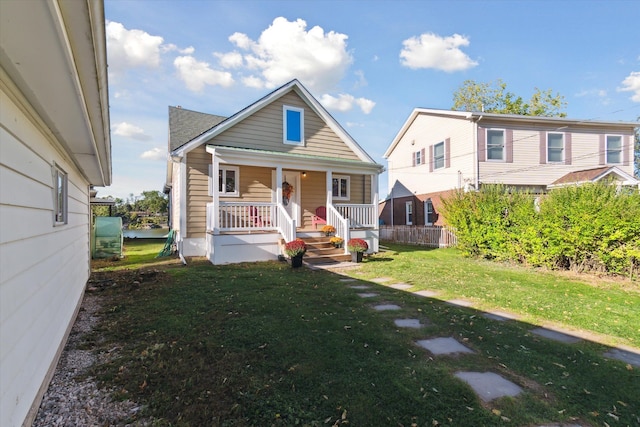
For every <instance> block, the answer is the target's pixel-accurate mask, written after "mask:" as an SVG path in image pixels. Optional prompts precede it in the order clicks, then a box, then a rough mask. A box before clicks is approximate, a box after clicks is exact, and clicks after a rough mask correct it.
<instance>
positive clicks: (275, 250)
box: [165, 80, 383, 264]
mask: <svg viewBox="0 0 640 427" xmlns="http://www.w3.org/2000/svg"><path fill="white" fill-rule="evenodd" d="M168 151H169V159H168V167H167V181H166V185H165V192H167V193H169V195H170V197H169V199H170V224H171V227H172V229H173V230H174V231H175V235H176V242H177V247H178V251H179V252H180V254H181V255H182V256H206V257H207V258H208V259H209V260H210V261H211V262H212V263H214V264H224V263H236V262H246V261H262V260H272V259H277V258H278V256H279V255H282V243H283V242H289V241H292V240H294V239H296V238H300V237H301V238H307V239H310V238H314V237H318V236H319V233H318V230H319V229H320V228H319V227H321V226H322V225H324V224H329V225H333V226H334V227H335V228H336V230H337V231H336V235H338V236H340V237H342V238H344V239H345V240H346V239H349V238H351V237H359V238H363V239H365V240H367V241H368V243H369V251H370V252H375V251H377V249H378V226H377V224H378V220H377V205H378V175H379V174H380V173H381V171H382V169H383V168H382V166H381V165H378V164H376V163H375V162H374V161H373V160H372V158H371V157H370V156H369V155H368V154H367V153H366V152H365V151H364V150H363V149H362V148H361V147H360V146H359V145H358V144H357V143H356V141H354V140H353V139H352V138H351V136H349V134H348V133H347V132H346V131H345V130H344V129H343V128H342V127H341V126H340V125H339V124H338V123H337V122H336V120H335V119H334V118H333V117H332V116H331V115H330V114H329V113H328V112H327V111H326V110H325V109H324V108H323V107H322V105H320V103H319V102H318V101H317V100H316V99H315V98H314V97H313V96H312V95H311V94H310V93H309V92H308V91H307V89H306V88H305V87H304V86H303V85H302V84H300V82H299V81H297V80H292V81H291V82H289V83H287V84H285V85H283V86H282V87H280V88H278V89H276V90H275V91H273V92H271V93H269V94H268V95H266V96H265V97H263V98H262V99H260V100H258V101H257V102H255V103H253V104H251V105H249V106H248V107H246V108H244V109H242V110H241V111H239V112H238V113H236V114H234V115H232V116H231V117H222V116H215V115H210V114H204V113H198V112H195V111H189V110H186V109H184V108H180V107H170V108H169V150H168ZM340 252H341V253H343V254H344V253H346V248H343V249H342V250H341V251H340Z"/></svg>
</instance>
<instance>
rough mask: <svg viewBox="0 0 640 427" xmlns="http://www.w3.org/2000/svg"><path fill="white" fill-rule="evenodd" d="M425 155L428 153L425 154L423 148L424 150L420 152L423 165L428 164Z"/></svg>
mask: <svg viewBox="0 0 640 427" xmlns="http://www.w3.org/2000/svg"><path fill="white" fill-rule="evenodd" d="M425 155H426V153H425V149H424V148H423V149H422V150H420V159H421V160H420V161H421V162H422V163H424V162H426V161H427V158H426V157H425Z"/></svg>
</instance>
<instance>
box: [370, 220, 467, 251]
mask: <svg viewBox="0 0 640 427" xmlns="http://www.w3.org/2000/svg"><path fill="white" fill-rule="evenodd" d="M380 240H386V241H390V242H394V243H409V244H412V245H423V246H429V247H431V248H447V247H449V246H455V245H456V244H457V239H456V236H455V234H453V232H451V231H450V230H449V229H448V228H446V227H437V226H426V225H381V226H380Z"/></svg>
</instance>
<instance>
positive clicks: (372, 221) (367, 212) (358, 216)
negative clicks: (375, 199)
mask: <svg viewBox="0 0 640 427" xmlns="http://www.w3.org/2000/svg"><path fill="white" fill-rule="evenodd" d="M335 207H336V209H337V210H338V212H339V213H340V215H341V216H342V217H344V218H347V220H348V221H349V227H351V228H376V227H377V226H378V212H377V211H376V206H374V205H355V204H346V203H340V204H336V205H335Z"/></svg>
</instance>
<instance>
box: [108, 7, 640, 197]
mask: <svg viewBox="0 0 640 427" xmlns="http://www.w3.org/2000/svg"><path fill="white" fill-rule="evenodd" d="M105 15H106V34H107V55H108V66H109V68H108V72H109V98H110V120H111V143H112V153H113V182H112V185H111V186H110V187H107V188H97V190H98V196H99V197H105V196H108V195H110V196H113V197H119V198H122V199H123V200H126V199H127V198H129V197H130V196H131V195H133V196H139V195H140V194H142V192H143V191H148V190H157V191H162V188H163V186H164V183H165V177H166V161H167V142H168V107H169V106H181V107H182V108H186V109H189V110H194V111H199V112H203V113H209V114H215V115H220V116H231V115H232V114H234V113H236V112H238V111H239V110H241V109H243V108H244V107H246V106H248V105H250V104H252V103H253V102H255V101H257V100H258V99H260V98H262V97H263V96H265V95H266V94H268V93H270V92H271V91H273V90H274V89H276V88H278V87H280V86H281V85H282V84H284V83H286V82H288V81H290V80H292V79H294V78H296V79H298V80H299V81H300V82H301V83H302V84H303V85H304V86H305V87H306V88H307V89H308V90H309V91H310V92H311V94H312V95H313V96H314V97H315V98H316V99H317V100H318V101H319V102H320V103H321V104H322V105H323V106H324V107H325V108H326V109H327V110H328V111H329V113H330V114H331V115H332V116H333V117H334V118H335V119H336V120H337V121H338V122H339V123H340V124H341V125H342V126H343V127H344V128H345V129H346V130H347V132H348V133H349V134H350V135H351V136H352V137H353V138H354V139H355V140H356V141H357V142H358V144H359V145H360V146H361V147H363V148H364V149H365V150H366V151H367V152H368V153H369V155H370V156H371V157H372V158H373V159H374V160H375V161H376V162H377V163H379V164H382V165H383V166H385V167H386V160H385V159H384V158H383V154H384V152H385V151H386V149H387V147H388V146H389V144H390V143H391V141H392V140H393V138H394V137H395V135H396V133H397V132H398V131H399V129H400V127H401V126H402V125H403V124H404V122H405V121H406V119H407V118H408V116H409V114H410V113H411V111H412V110H413V109H414V108H439V109H450V108H451V107H452V105H453V94H454V92H455V91H456V90H457V89H458V88H460V86H461V85H462V83H463V82H464V81H465V80H474V81H476V82H487V83H490V82H495V81H496V80H498V79H501V80H502V81H504V82H505V83H506V84H507V89H508V90H509V91H511V92H513V93H514V94H516V95H519V96H522V97H523V98H524V99H525V100H527V99H529V97H530V96H531V95H532V94H533V92H534V91H535V89H536V88H538V89H540V90H547V89H551V90H552V91H553V93H554V94H556V93H558V94H560V95H562V96H563V97H564V99H565V101H566V102H567V107H566V109H565V112H566V113H567V117H568V118H572V119H582V120H600V121H627V122H629V121H637V120H638V117H640V29H639V25H640V24H638V23H639V22H640V1H637V0H620V1H616V0H602V1H585V0H581V1H579V0H536V1H509V0H494V1H484V0H477V1H462V0H448V1H438V0H426V1H418V0H412V1H403V0H396V1H391V0H388V1H383V0H378V1H367V0H359V1H331V0H325V1H313V0H305V1H294V0H288V1H267V0H263V1H251V0H235V1H223V0H216V1H209V0H181V1H174V0H166V1H165V0H105ZM379 186H380V197H381V199H382V198H384V197H385V196H386V195H387V193H388V183H387V176H386V173H384V174H383V175H381V177H380V182H379Z"/></svg>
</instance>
